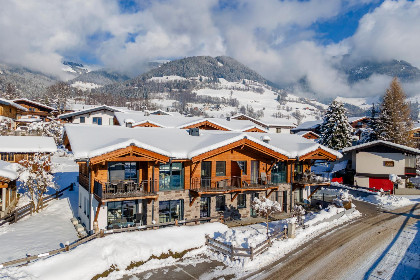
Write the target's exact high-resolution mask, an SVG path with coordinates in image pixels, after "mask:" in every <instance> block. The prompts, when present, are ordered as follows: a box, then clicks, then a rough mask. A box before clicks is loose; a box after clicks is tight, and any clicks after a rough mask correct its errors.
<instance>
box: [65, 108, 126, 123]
mask: <svg viewBox="0 0 420 280" xmlns="http://www.w3.org/2000/svg"><path fill="white" fill-rule="evenodd" d="M120 111H121V110H120V109H117V108H114V107H110V106H106V105H103V106H96V107H91V108H88V109H83V110H80V111H75V112H71V113H66V114H62V115H59V116H58V118H59V119H60V120H62V121H64V122H68V123H74V124H96V125H114V114H115V112H120Z"/></svg>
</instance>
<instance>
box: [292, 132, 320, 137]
mask: <svg viewBox="0 0 420 280" xmlns="http://www.w3.org/2000/svg"><path fill="white" fill-rule="evenodd" d="M308 133H311V134H313V135H315V136H317V137H321V136H319V135H318V134H316V133H315V132H313V131H299V132H296V133H295V134H296V135H299V136H303V135H306V134H308Z"/></svg>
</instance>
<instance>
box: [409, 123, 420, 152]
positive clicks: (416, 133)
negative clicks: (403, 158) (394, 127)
mask: <svg viewBox="0 0 420 280" xmlns="http://www.w3.org/2000/svg"><path fill="white" fill-rule="evenodd" d="M410 136H411V137H412V138H413V140H414V142H415V143H416V147H417V148H420V123H415V124H414V125H413V129H412V130H411V131H410Z"/></svg>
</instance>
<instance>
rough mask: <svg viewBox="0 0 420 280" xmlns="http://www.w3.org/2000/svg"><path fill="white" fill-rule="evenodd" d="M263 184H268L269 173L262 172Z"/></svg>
mask: <svg viewBox="0 0 420 280" xmlns="http://www.w3.org/2000/svg"><path fill="white" fill-rule="evenodd" d="M261 184H263V185H266V184H267V173H265V172H261Z"/></svg>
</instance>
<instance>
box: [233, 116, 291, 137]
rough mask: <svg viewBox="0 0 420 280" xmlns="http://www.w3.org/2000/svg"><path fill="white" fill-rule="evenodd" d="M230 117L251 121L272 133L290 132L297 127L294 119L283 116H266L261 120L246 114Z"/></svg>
mask: <svg viewBox="0 0 420 280" xmlns="http://www.w3.org/2000/svg"><path fill="white" fill-rule="evenodd" d="M230 119H233V120H247V121H251V122H253V123H255V124H257V125H259V126H261V127H263V128H265V129H266V130H267V131H268V132H270V133H286V134H290V132H291V130H292V129H294V128H296V125H295V124H294V123H293V121H292V120H288V119H282V118H273V117H264V118H262V119H261V120H257V119H254V118H251V117H249V116H247V115H244V114H238V115H235V116H232V117H230Z"/></svg>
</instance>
